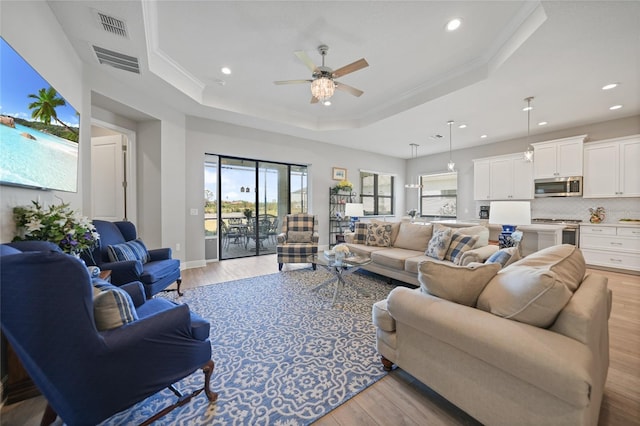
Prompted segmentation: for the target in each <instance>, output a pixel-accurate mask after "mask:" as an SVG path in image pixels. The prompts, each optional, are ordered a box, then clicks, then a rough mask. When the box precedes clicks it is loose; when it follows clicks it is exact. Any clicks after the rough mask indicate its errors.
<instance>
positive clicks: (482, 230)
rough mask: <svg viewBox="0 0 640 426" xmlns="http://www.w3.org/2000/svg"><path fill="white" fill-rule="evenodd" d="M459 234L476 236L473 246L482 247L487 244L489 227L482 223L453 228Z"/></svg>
mask: <svg viewBox="0 0 640 426" xmlns="http://www.w3.org/2000/svg"><path fill="white" fill-rule="evenodd" d="M454 231H455V232H458V233H460V234H464V235H472V236H476V237H478V240H477V241H476V243H475V245H474V246H473V248H478V247H484V246H488V245H489V228H487V227H486V226H482V225H476V226H468V227H466V228H456V229H455V230H454Z"/></svg>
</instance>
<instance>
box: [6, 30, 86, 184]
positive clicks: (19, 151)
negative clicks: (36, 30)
mask: <svg viewBox="0 0 640 426" xmlns="http://www.w3.org/2000/svg"><path fill="white" fill-rule="evenodd" d="M79 134H80V114H78V112H77V111H76V110H75V109H74V108H73V107H72V106H71V105H70V104H69V103H68V102H67V101H66V100H65V99H64V98H63V97H62V96H61V95H60V94H59V93H58V92H57V91H56V90H55V89H54V88H53V87H51V85H50V84H49V83H48V82H47V81H46V80H45V79H44V78H42V76H41V75H40V74H38V73H37V72H36V70H34V69H33V68H32V67H31V66H30V65H29V64H28V63H27V62H26V61H25V60H24V59H23V58H22V57H21V56H20V55H19V54H18V53H17V52H16V51H15V50H14V49H13V48H12V47H11V46H10V45H9V44H8V43H7V42H6V41H5V40H4V39H3V38H2V37H0V184H4V185H17V186H24V187H30V188H38V189H55V190H59V191H67V192H76V191H77V181H78V140H79Z"/></svg>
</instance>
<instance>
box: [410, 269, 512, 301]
mask: <svg viewBox="0 0 640 426" xmlns="http://www.w3.org/2000/svg"><path fill="white" fill-rule="evenodd" d="M499 270H500V265H498V264H493V263H491V264H478V265H477V266H473V267H468V266H456V265H451V264H446V263H440V262H433V261H430V260H428V261H426V262H424V263H422V264H421V265H420V273H419V274H418V280H419V281H420V288H421V289H422V290H423V291H424V292H427V293H429V294H432V295H434V296H437V297H440V298H441V299H446V300H449V301H451V302H455V303H459V304H461V305H466V306H475V304H476V301H477V300H478V296H479V295H480V293H481V292H482V290H483V289H484V288H485V286H486V285H487V283H489V281H490V280H491V278H493V277H494V276H495V275H496V274H497V273H498V271H499Z"/></svg>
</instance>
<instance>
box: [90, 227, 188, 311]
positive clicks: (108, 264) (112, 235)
mask: <svg viewBox="0 0 640 426" xmlns="http://www.w3.org/2000/svg"><path fill="white" fill-rule="evenodd" d="M93 224H94V225H95V227H96V230H97V231H98V233H99V234H100V240H99V241H98V246H97V247H96V248H95V249H94V250H93V252H92V253H91V256H86V255H83V259H84V261H85V262H86V263H87V265H93V264H95V265H97V266H98V267H100V269H102V270H111V282H112V283H113V284H114V285H117V286H120V285H122V284H126V283H130V282H132V281H140V282H141V283H142V285H144V292H145V294H146V297H147V298H148V299H149V298H151V297H153V296H154V295H155V294H157V293H158V292H160V291H162V290H165V289H166V288H167V287H168V286H169V285H171V284H173V283H174V282H175V283H177V286H178V288H177V291H178V294H179V295H180V296H182V293H181V292H180V284H181V283H182V278H181V277H180V261H179V260H178V259H172V258H171V249H170V248H160V249H154V250H148V251H147V250H146V247H144V245H142V247H143V249H142V251H143V252H144V253H142V254H143V255H147V254H148V256H147V257H143V256H138V258H133V256H129V258H130V259H131V260H116V261H112V259H111V258H110V257H109V246H117V247H121V246H122V245H123V244H125V245H126V244H132V242H134V241H136V239H137V232H136V227H135V225H134V224H133V223H131V222H127V221H121V222H107V221H104V220H94V221H93ZM138 241H139V240H138ZM137 247H138V248H139V247H140V244H138V245H137ZM133 254H140V251H139V250H138V251H133ZM112 256H113V251H112ZM140 257H143V258H140ZM124 258H127V257H126V256H125V257H124ZM94 262H95V263H94Z"/></svg>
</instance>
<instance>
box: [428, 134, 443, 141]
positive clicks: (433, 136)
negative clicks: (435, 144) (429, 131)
mask: <svg viewBox="0 0 640 426" xmlns="http://www.w3.org/2000/svg"><path fill="white" fill-rule="evenodd" d="M429 139H431V140H432V141H437V140H438V139H442V135H438V134H436V135H431V136H429Z"/></svg>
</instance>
